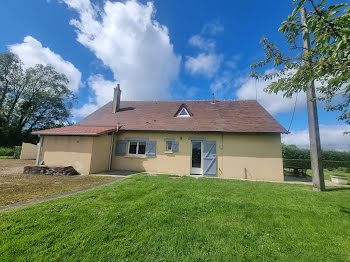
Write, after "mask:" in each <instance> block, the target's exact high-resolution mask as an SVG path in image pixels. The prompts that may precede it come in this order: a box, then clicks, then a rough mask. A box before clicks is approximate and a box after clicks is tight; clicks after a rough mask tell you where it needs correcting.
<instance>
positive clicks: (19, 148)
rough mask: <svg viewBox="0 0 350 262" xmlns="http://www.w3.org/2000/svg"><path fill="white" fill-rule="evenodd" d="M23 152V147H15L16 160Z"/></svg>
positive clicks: (14, 155)
mask: <svg viewBox="0 0 350 262" xmlns="http://www.w3.org/2000/svg"><path fill="white" fill-rule="evenodd" d="M21 151H22V147H21V146H15V148H14V152H13V157H14V158H16V159H19V158H20V156H21Z"/></svg>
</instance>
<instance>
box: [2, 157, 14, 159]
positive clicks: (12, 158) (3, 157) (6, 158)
mask: <svg viewBox="0 0 350 262" xmlns="http://www.w3.org/2000/svg"><path fill="white" fill-rule="evenodd" d="M14 158H15V157H14V156H0V159H14Z"/></svg>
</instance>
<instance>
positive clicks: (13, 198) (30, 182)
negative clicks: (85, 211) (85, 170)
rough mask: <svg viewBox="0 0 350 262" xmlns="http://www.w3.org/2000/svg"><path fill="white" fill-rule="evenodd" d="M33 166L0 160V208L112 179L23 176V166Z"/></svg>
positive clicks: (26, 162)
mask: <svg viewBox="0 0 350 262" xmlns="http://www.w3.org/2000/svg"><path fill="white" fill-rule="evenodd" d="M33 164H35V161H32V160H19V159H0V206H5V205H9V204H14V203H19V202H25V201H30V200H33V199H37V198H42V197H46V196H50V195H54V194H60V193H64V192H68V191H72V190H76V189H79V188H84V187H89V186H92V185H96V184H100V183H102V182H104V181H108V180H111V179H113V177H107V176H106V177H104V176H89V175H85V176H84V175H79V176H63V175H62V176H47V175H33V174H23V168H24V166H26V165H33Z"/></svg>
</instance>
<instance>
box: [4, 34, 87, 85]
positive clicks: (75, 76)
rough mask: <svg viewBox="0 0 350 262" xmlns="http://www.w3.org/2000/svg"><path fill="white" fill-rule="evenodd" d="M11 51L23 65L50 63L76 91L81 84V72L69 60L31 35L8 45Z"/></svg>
mask: <svg viewBox="0 0 350 262" xmlns="http://www.w3.org/2000/svg"><path fill="white" fill-rule="evenodd" d="M8 48H9V50H10V51H11V52H12V53H15V54H16V55H18V56H19V58H20V59H21V60H22V62H23V63H24V65H25V67H31V66H34V65H36V64H43V65H47V64H51V65H52V66H53V67H54V68H55V69H56V70H57V72H59V73H62V74H65V75H66V76H67V78H68V80H69V84H68V87H69V89H71V90H72V91H77V90H78V89H79V86H80V85H81V72H80V71H79V70H78V69H77V68H76V67H75V66H74V65H73V64H72V63H70V62H68V61H66V60H64V59H63V58H62V57H61V56H60V55H58V54H56V53H54V52H52V51H51V50H50V48H48V47H43V46H42V44H41V43H40V42H39V41H38V40H36V39H35V38H33V37H31V36H26V37H25V38H24V41H23V43H21V44H13V45H9V46H8Z"/></svg>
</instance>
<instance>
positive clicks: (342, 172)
mask: <svg viewBox="0 0 350 262" xmlns="http://www.w3.org/2000/svg"><path fill="white" fill-rule="evenodd" d="M323 173H324V179H325V180H331V176H345V177H347V178H348V183H349V182H350V173H349V172H346V171H345V169H344V168H337V169H333V170H331V171H330V170H328V169H326V168H325V169H323ZM306 174H307V175H309V176H312V171H311V170H310V169H308V170H307V171H306Z"/></svg>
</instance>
